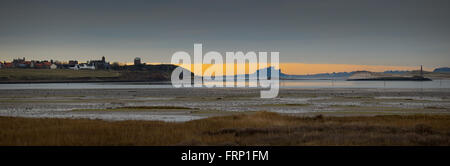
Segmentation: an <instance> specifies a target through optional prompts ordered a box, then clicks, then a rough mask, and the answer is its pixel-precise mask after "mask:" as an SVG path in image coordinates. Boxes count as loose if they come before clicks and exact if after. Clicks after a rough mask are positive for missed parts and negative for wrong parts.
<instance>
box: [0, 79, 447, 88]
mask: <svg viewBox="0 0 450 166" xmlns="http://www.w3.org/2000/svg"><path fill="white" fill-rule="evenodd" d="M280 87H281V88H424V89H427V88H450V80H433V81H424V82H420V81H345V80H334V81H332V80H281V81H280ZM139 88H144V89H146V88H173V87H172V85H171V84H170V82H161V83H143V82H120V83H118V82H105V83H23V84H22V83H21V84H0V89H2V90H4V89H139Z"/></svg>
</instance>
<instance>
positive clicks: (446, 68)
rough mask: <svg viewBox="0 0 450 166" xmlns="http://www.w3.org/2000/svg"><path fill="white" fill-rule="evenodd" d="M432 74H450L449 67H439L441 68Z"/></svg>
mask: <svg viewBox="0 0 450 166" xmlns="http://www.w3.org/2000/svg"><path fill="white" fill-rule="evenodd" d="M433 72H434V73H450V67H441V68H436V69H434V71H433Z"/></svg>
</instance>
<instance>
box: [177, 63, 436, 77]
mask: <svg viewBox="0 0 450 166" xmlns="http://www.w3.org/2000/svg"><path fill="white" fill-rule="evenodd" d="M179 66H180V65H179ZM181 66H182V67H184V68H186V69H191V71H193V70H192V69H193V66H194V65H191V66H189V65H187V66H186V65H181ZM210 66H211V64H203V72H205V70H206V69H208V68H209V67H210ZM225 66H226V64H223V68H224V70H223V73H224V75H225V69H227V68H226V67H225ZM236 68H237V65H236V64H235V65H234V70H236ZM247 68H248V64H247ZM258 69H260V67H258ZM280 69H281V72H282V73H284V74H290V75H308V74H320V73H333V72H336V73H337V72H352V71H361V70H366V71H372V72H383V71H387V70H419V69H420V66H417V67H411V66H383V65H352V64H305V63H280ZM246 70H248V69H246ZM424 70H433V69H431V68H424ZM254 72H255V70H253V71H246V72H243V71H238V72H237V73H239V74H243V73H246V74H248V73H254ZM195 74H196V75H199V73H195Z"/></svg>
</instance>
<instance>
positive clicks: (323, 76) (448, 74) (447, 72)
mask: <svg viewBox="0 0 450 166" xmlns="http://www.w3.org/2000/svg"><path fill="white" fill-rule="evenodd" d="M266 69H267V75H268V77H269V78H270V74H271V72H279V73H280V74H279V78H280V79H282V80H331V79H334V80H346V79H348V78H349V77H351V76H352V75H354V74H355V73H360V72H368V71H352V72H333V73H320V74H308V75H290V74H285V73H283V72H282V71H281V70H279V69H278V70H277V69H275V68H273V67H269V68H266ZM261 70H263V69H260V70H258V71H256V72H255V73H252V74H246V75H245V77H246V79H248V78H249V76H257V75H258V74H259V72H260V71H261ZM370 73H376V75H380V76H416V75H420V70H412V71H405V70H388V71H384V72H370ZM423 74H424V76H427V77H432V78H450V68H448V67H442V68H436V69H435V70H434V71H433V72H429V71H423Z"/></svg>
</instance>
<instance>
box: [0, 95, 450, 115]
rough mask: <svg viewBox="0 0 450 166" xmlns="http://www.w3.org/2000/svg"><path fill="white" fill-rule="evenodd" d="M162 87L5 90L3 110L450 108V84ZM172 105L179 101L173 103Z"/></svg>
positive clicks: (375, 111)
mask: <svg viewBox="0 0 450 166" xmlns="http://www.w3.org/2000/svg"><path fill="white" fill-rule="evenodd" d="M259 92H260V89H238V88H226V89H225V88H214V89H210V88H182V89H176V88H162V89H85V90H80V89H77V90H32V89H27V90H2V92H1V93H0V116H7V117H46V118H77V119H78V118H87V119H103V120H162V121H176V122H181V121H189V120H195V119H201V118H207V117H212V116H223V115H230V114H236V113H250V112H255V111H268V112H277V113H281V114H289V115H294V116H316V115H318V114H322V115H324V116H374V115H411V114H433V115H435V114H446V115H448V114H450V89H423V90H420V89H343V88H323V89H289V88H282V89H281V90H280V94H279V96H278V98H274V99H261V98H259ZM171 107H180V108H177V109H173V108H171Z"/></svg>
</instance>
